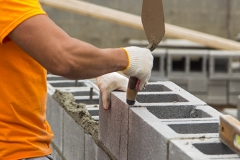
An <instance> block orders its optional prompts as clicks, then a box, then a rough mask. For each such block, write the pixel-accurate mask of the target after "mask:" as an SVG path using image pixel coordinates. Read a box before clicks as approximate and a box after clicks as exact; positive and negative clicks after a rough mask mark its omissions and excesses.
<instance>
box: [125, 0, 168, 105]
mask: <svg viewBox="0 0 240 160" xmlns="http://www.w3.org/2000/svg"><path fill="white" fill-rule="evenodd" d="M141 18H142V24H143V28H144V31H145V34H146V36H147V40H148V42H149V45H148V46H147V48H148V49H149V50H150V51H153V50H154V49H155V48H156V47H157V46H158V44H159V43H160V41H161V40H162V38H163V36H164V33H165V24H164V14H163V5H162V0H143V4H142V15H141ZM137 81H138V78H136V77H130V79H129V82H128V89H127V104H128V105H134V104H135V101H136V97H137V93H138V91H137V90H136V84H137Z"/></svg>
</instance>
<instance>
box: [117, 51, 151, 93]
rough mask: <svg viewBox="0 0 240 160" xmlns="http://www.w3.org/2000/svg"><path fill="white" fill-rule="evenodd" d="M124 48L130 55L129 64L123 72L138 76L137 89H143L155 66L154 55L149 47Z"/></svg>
mask: <svg viewBox="0 0 240 160" xmlns="http://www.w3.org/2000/svg"><path fill="white" fill-rule="evenodd" d="M121 49H123V50H124V51H125V52H126V54H127V56H128V62H129V63H128V66H127V68H126V69H125V70H123V71H122V72H123V74H125V75H127V76H132V77H136V78H138V83H137V86H136V90H141V89H143V88H144V87H145V86H146V85H147V82H148V80H149V78H150V75H151V70H152V66H153V56H152V54H151V51H150V50H149V49H147V48H139V47H126V48H121Z"/></svg>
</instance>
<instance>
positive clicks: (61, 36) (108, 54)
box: [9, 15, 128, 79]
mask: <svg viewBox="0 0 240 160" xmlns="http://www.w3.org/2000/svg"><path fill="white" fill-rule="evenodd" d="M79 29H80V28H79ZM9 37H10V38H11V40H12V41H14V42H15V43H16V44H17V45H18V46H19V47H20V48H22V49H23V50H24V51H25V52H26V53H27V54H29V55H30V56H31V57H33V58H34V59H35V60H36V61H38V62H39V63H40V64H41V65H42V66H43V67H45V68H46V69H47V70H48V71H49V72H50V73H52V74H56V75H60V76H63V77H66V78H69V79H86V78H93V77H97V76H100V75H103V74H106V73H109V72H115V71H121V70H124V69H125V68H126V67H127V65H128V59H127V55H126V53H125V52H124V51H123V50H122V49H118V48H115V49H99V48H97V47H94V46H93V45H90V44H88V43H86V42H83V41H80V40H77V39H74V38H72V37H70V36H69V35H68V34H67V33H65V32H64V31H63V30H62V29H61V28H59V27H58V26H57V25H56V24H55V23H54V22H53V21H52V20H51V19H50V18H49V17H48V16H46V15H36V16H33V17H31V18H29V19H27V20H26V21H24V22H22V23H21V24H20V25H19V26H17V27H16V28H15V29H14V30H13V31H12V32H11V33H10V34H9ZM116 55H117V56H116Z"/></svg>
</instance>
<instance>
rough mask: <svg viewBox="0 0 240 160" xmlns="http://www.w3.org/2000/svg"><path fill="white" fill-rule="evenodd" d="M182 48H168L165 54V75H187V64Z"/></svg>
mask: <svg viewBox="0 0 240 160" xmlns="http://www.w3.org/2000/svg"><path fill="white" fill-rule="evenodd" d="M181 51H182V50H180V51H179V50H173V49H171V50H170V49H169V50H168V54H167V77H168V78H171V77H179V76H183V77H184V76H187V73H188V71H189V65H188V60H187V56H186V55H184V54H183V53H182V52H181Z"/></svg>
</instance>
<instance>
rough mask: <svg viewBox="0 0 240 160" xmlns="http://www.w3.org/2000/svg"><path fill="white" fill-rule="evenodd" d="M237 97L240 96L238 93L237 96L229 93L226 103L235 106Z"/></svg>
mask: <svg viewBox="0 0 240 160" xmlns="http://www.w3.org/2000/svg"><path fill="white" fill-rule="evenodd" d="M239 95H240V93H238V94H233V93H230V94H229V95H228V101H229V102H228V104H230V105H234V106H236V105H237V103H238V96H239Z"/></svg>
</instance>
